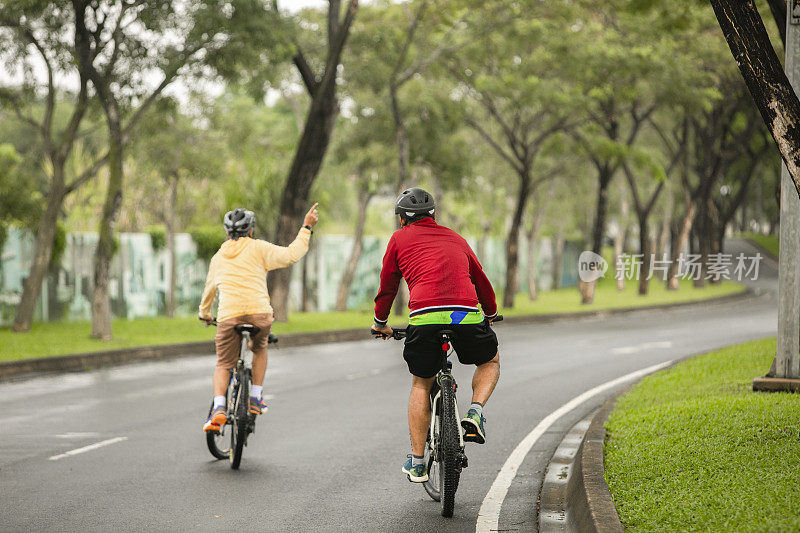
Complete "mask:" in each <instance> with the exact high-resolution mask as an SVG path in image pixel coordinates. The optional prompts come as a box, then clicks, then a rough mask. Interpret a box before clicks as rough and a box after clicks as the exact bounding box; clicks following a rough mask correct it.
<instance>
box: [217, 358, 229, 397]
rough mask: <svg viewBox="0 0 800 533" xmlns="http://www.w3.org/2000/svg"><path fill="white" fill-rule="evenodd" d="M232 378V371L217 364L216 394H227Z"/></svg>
mask: <svg viewBox="0 0 800 533" xmlns="http://www.w3.org/2000/svg"><path fill="white" fill-rule="evenodd" d="M230 379H231V371H230V370H229V369H227V368H224V367H221V366H219V365H217V368H215V369H214V396H225V393H226V392H227V390H228V382H229V381H230Z"/></svg>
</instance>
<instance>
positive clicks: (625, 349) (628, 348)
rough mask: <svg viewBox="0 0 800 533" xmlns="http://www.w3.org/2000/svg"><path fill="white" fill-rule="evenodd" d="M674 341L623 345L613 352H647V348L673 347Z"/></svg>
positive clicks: (626, 353) (623, 353)
mask: <svg viewBox="0 0 800 533" xmlns="http://www.w3.org/2000/svg"><path fill="white" fill-rule="evenodd" d="M671 347H672V341H657V342H644V343H642V344H637V345H635V346H621V347H619V348H613V349H612V350H611V352H612V353H615V354H619V355H628V354H632V353H639V352H646V351H647V350H658V349H661V348H671Z"/></svg>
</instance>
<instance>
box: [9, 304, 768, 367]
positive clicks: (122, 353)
mask: <svg viewBox="0 0 800 533" xmlns="http://www.w3.org/2000/svg"><path fill="white" fill-rule="evenodd" d="M753 295H754V293H753V291H751V290H750V289H747V290H745V291H744V292H740V293H736V294H727V295H725V296H719V297H716V298H709V299H706V300H698V301H694V302H680V303H673V304H665V305H648V306H645V307H625V308H620V309H605V310H598V311H583V312H576V313H553V314H549V315H526V316H509V317H506V318H505V319H504V322H505V323H509V324H548V323H552V322H557V321H560V320H572V319H576V318H604V317H607V316H613V315H620V314H627V313H635V312H638V311H652V310H656V309H658V310H662V309H674V308H677V307H687V308H688V307H699V306H706V305H712V304H717V303H724V302H729V301H734V300H739V299H742V300H744V299H746V298H749V297H751V296H753ZM279 337H280V343H279V344H278V346H279V347H280V346H283V347H287V348H290V347H295V346H309V345H312V344H325V343H331V342H348V341H358V340H365V339H367V338H368V334H367V328H366V327H365V328H359V329H345V330H336V331H320V332H312V333H285V334H279ZM213 353H214V342H213V341H203V342H192V343H184V344H166V345H158V346H144V347H139V348H127V349H122V350H107V351H102V352H89V353H81V354H71V355H59V356H53V357H37V358H33V359H22V360H19V361H3V362H0V380H7V379H17V378H24V377H30V376H32V375H36V374H47V373H60V372H81V371H85V370H92V369H95V368H101V367H106V366H115V365H120V364H125V363H131V362H137V361H153V360H160V359H172V358H175V357H183V356H188V355H211V354H213Z"/></svg>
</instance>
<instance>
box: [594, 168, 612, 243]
mask: <svg viewBox="0 0 800 533" xmlns="http://www.w3.org/2000/svg"><path fill="white" fill-rule="evenodd" d="M613 175H614V173H613V171H612V169H611V168H610V167H609V166H608V165H605V166H603V167H602V168H601V169H599V172H598V179H597V181H598V184H597V202H596V208H595V215H594V230H593V232H592V251H593V252H594V253H596V254H600V255H602V253H603V237H604V235H605V232H606V215H607V214H608V186H609V184H610V183H611V178H612V177H613Z"/></svg>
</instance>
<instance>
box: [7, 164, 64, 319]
mask: <svg viewBox="0 0 800 533" xmlns="http://www.w3.org/2000/svg"><path fill="white" fill-rule="evenodd" d="M51 161H52V159H51ZM53 166H54V168H53V180H52V183H51V185H50V191H49V192H48V194H47V203H46V206H45V209H44V213H43V214H42V218H41V219H40V220H39V227H38V229H37V231H36V242H35V245H34V251H33V261H32V262H31V267H30V270H29V271H28V276H27V277H26V278H25V282H24V283H23V284H22V297H21V298H20V301H19V304H18V305H17V311H16V314H15V316H14V331H16V332H23V331H28V330H30V329H31V324H32V323H33V313H34V311H35V310H36V302H37V301H38V300H39V294H40V293H41V290H42V282H43V281H44V278H45V276H46V275H47V271H48V267H49V266H50V258H51V256H52V254H53V240H54V239H55V234H56V224H57V223H58V215H59V214H60V213H61V207H62V205H63V204H64V196H65V194H66V191H65V188H64V166H63V163H61V164H59V163H57V162H56V161H53Z"/></svg>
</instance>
